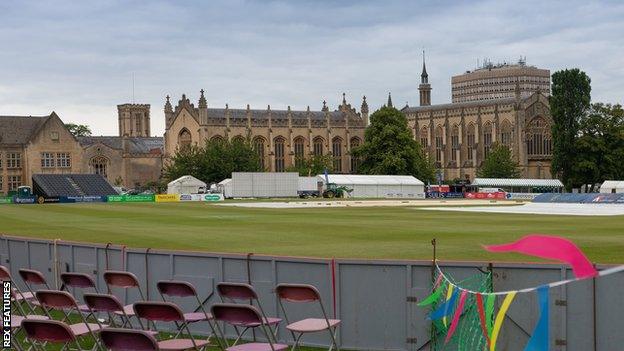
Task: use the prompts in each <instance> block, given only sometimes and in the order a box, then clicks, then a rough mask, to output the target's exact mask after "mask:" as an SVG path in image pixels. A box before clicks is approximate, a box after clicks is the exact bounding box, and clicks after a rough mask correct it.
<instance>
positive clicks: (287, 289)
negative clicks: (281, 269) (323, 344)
mask: <svg viewBox="0 0 624 351" xmlns="http://www.w3.org/2000/svg"><path fill="white" fill-rule="evenodd" d="M275 293H276V294H277V296H278V297H279V299H278V301H279V304H280V307H281V309H282V312H283V313H284V318H285V319H286V323H288V325H287V326H286V329H288V330H290V331H291V332H293V333H294V334H293V335H295V334H296V337H295V344H294V345H293V347H292V350H295V349H296V348H297V347H298V346H299V342H300V340H301V337H302V336H303V335H304V334H307V333H315V332H321V331H325V330H327V331H328V332H329V335H330V336H331V340H332V343H331V345H330V347H329V350H330V351H331V350H332V349H333V348H334V347H336V350H339V348H338V343H337V342H336V333H337V332H338V325H339V324H340V319H329V318H328V317H327V313H326V312H325V306H323V301H321V294H320V293H319V291H318V290H317V289H316V288H315V287H314V286H312V285H308V284H279V285H277V286H276V287H275ZM283 301H287V302H294V303H301V302H318V304H319V306H320V307H321V312H322V313H323V318H306V319H303V320H300V321H297V322H293V323H291V322H290V321H289V320H288V317H287V314H286V309H285V308H284V304H283Z"/></svg>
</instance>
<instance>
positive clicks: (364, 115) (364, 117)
mask: <svg viewBox="0 0 624 351" xmlns="http://www.w3.org/2000/svg"><path fill="white" fill-rule="evenodd" d="M360 112H361V113H362V120H363V121H364V126H365V127H367V126H368V103H366V95H364V96H363V97H362V106H361V107H360Z"/></svg>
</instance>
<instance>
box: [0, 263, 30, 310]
mask: <svg viewBox="0 0 624 351" xmlns="http://www.w3.org/2000/svg"><path fill="white" fill-rule="evenodd" d="M0 281H3V282H4V281H10V282H13V284H12V286H11V288H12V289H13V291H12V292H11V293H12V299H11V302H14V303H15V306H16V308H18V309H19V311H20V312H21V313H22V315H26V313H25V311H24V309H23V308H22V303H25V304H26V306H28V309H29V310H30V312H33V313H34V309H33V307H32V306H31V305H30V302H32V301H34V300H36V299H35V296H34V295H33V294H32V293H31V292H22V291H21V290H20V288H19V287H18V286H17V284H16V282H15V280H13V277H11V272H10V271H9V269H8V268H7V267H5V266H2V265H0Z"/></svg>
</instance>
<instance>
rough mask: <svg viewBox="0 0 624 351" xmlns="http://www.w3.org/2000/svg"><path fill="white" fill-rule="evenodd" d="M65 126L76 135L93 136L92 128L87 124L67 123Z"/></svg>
mask: <svg viewBox="0 0 624 351" xmlns="http://www.w3.org/2000/svg"><path fill="white" fill-rule="evenodd" d="M65 127H67V130H69V132H70V133H72V135H73V136H75V137H84V136H91V128H89V126H88V125H85V124H75V123H65Z"/></svg>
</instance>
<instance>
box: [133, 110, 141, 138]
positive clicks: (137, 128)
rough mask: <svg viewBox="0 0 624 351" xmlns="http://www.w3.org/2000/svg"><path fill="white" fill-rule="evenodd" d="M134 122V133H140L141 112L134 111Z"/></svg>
mask: <svg viewBox="0 0 624 351" xmlns="http://www.w3.org/2000/svg"><path fill="white" fill-rule="evenodd" d="M134 123H135V128H134V135H142V133H143V132H142V131H141V129H142V128H141V114H140V113H135V114H134Z"/></svg>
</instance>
